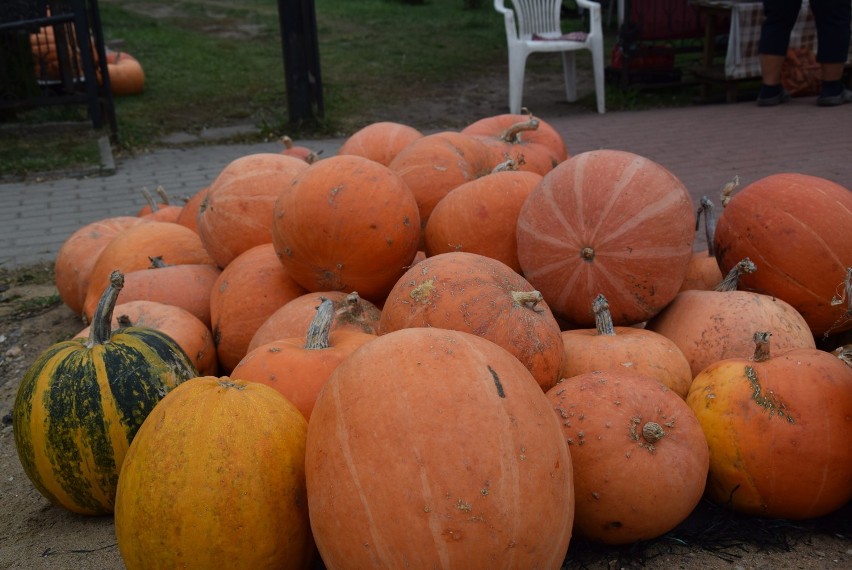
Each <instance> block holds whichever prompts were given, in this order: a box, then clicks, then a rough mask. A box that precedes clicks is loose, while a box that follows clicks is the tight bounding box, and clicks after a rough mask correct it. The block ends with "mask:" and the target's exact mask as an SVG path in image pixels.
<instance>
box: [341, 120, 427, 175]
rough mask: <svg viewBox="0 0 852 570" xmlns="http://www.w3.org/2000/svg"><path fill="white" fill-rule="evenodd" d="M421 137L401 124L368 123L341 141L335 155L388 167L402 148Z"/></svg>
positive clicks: (415, 131)
mask: <svg viewBox="0 0 852 570" xmlns="http://www.w3.org/2000/svg"><path fill="white" fill-rule="evenodd" d="M422 136H423V133H421V132H420V131H419V130H417V129H415V128H414V127H410V126H408V125H404V124H402V123H396V122H393V121H380V122H378V123H370V124H369V125H367V126H365V127H363V128H361V129H359V130H357V131H355V132H354V133H352V134H351V135H350V136H349V137H348V138H347V139H346V140H345V141H343V144H342V145H340V148H339V149H337V154H338V155H344V154H352V155H355V156H362V157H364V158H369V159H370V160H375V161H376V162H378V163H379V164H384V165H385V166H388V165H389V164H390V163H391V161H392V160H393V159H394V157H395V156H396V155H397V154H399V152H400V151H401V150H402V149H403V148H405V147H406V146H408V144H409V143H411V142H414V141H415V140H417V139H419V138H421V137H422Z"/></svg>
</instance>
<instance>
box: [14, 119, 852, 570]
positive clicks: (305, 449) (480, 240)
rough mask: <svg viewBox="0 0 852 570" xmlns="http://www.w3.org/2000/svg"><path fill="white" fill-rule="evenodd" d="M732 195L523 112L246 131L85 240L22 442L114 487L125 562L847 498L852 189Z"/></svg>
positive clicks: (821, 184) (40, 464)
mask: <svg viewBox="0 0 852 570" xmlns="http://www.w3.org/2000/svg"><path fill="white" fill-rule="evenodd" d="M161 194H164V195H165V198H167V193H162V192H161ZM723 205H724V209H722V210H721V214H720V215H719V216H718V219H716V218H717V216H716V215H715V214H714V212H713V202H712V200H709V199H703V200H702V203H701V204H700V205H696V204H693V202H692V200H691V198H690V195H689V194H688V192H687V190H686V188H685V187H684V186H683V184H682V183H681V182H680V181H679V180H678V178H677V177H676V176H675V175H674V174H672V173H671V172H669V171H668V170H666V169H665V168H663V167H662V166H661V165H659V164H657V163H655V162H653V161H651V160H649V159H647V158H644V157H642V156H638V155H635V154H632V153H630V152H625V151H621V150H609V149H604V150H595V151H589V152H584V153H581V154H577V155H575V156H569V154H568V152H567V149H566V146H565V144H564V141H563V140H562V138H561V137H560V135H559V134H558V133H557V132H556V131H555V130H554V129H553V128H552V127H551V126H550V125H548V124H547V123H546V122H545V121H542V120H541V119H538V118H536V117H533V116H532V115H530V114H526V113H525V114H520V115H497V116H492V117H486V118H484V119H481V120H479V121H477V122H475V123H472V124H471V125H470V126H468V127H466V128H464V129H461V130H458V131H444V132H438V133H434V134H424V133H421V132H419V131H417V130H416V129H414V128H412V127H410V126H407V125H403V124H399V123H392V122H380V123H374V124H371V125H368V126H366V127H364V128H363V129H361V130H360V131H358V132H356V133H354V134H353V135H351V137H350V138H348V139H347V140H346V141H345V142H344V144H343V145H342V146H341V148H340V149H339V152H338V153H337V154H336V155H334V156H331V157H326V158H322V159H318V157H317V155H316V154H315V153H311V152H309V151H308V150H306V149H304V148H301V147H296V146H294V145H292V144H289V145H287V148H286V149H284V150H283V151H282V152H281V153H273V152H270V153H259V154H252V155H248V156H244V157H241V158H238V159H236V160H234V161H233V162H231V163H230V164H228V165H226V166H225V167H224V168H223V169H222V171H221V173H220V174H219V176H218V177H217V178H216V179H215V181H214V182H213V183H212V184H211V185H210V186H209V187H207V188H203V189H199V191H198V192H197V193H196V194H195V195H194V196H192V197H189V198H188V199H187V200H186V202H185V203H184V204H182V205H180V206H177V205H174V204H172V203H170V202H169V201H168V200H167V199H163V200H160V201H159V202H158V201H157V200H154V199H151V200H150V203H149V205H148V206H146V207H144V208H143V209H142V211H140V212H139V215H137V216H123V217H114V218H109V219H104V220H100V221H98V222H95V223H93V224H90V225H88V226H86V227H83V228H81V229H79V230H78V231H77V232H75V233H74V234H73V235H71V236H70V237H69V238H68V239H67V240H66V242H65V244H64V245H63V247H62V249H61V251H60V252H59V254H58V256H57V259H56V284H57V287H58V289H59V292H60V295H61V297H62V299H63V301H64V302H65V304H67V306H68V307H69V308H70V309H71V310H73V311H74V312H76V313H79V314H80V315H82V316H83V318H84V319H85V320H86V321H87V322H88V323H90V324H91V326H90V327H89V328H88V329H85V330H83V331H81V334H80V337H79V338H77V339H74V340H70V341H65V342H62V343H58V344H57V345H55V346H53V347H51V348H50V349H49V350H47V351H46V352H45V353H44V354H43V355H42V356H41V357H40V358H39V359H38V361H37V362H35V363H34V364H33V366H32V367H31V368H30V370H29V371H28V372H27V375H26V377H25V378H24V379H23V381H22V383H21V387H20V391H19V394H18V398H17V400H16V402H15V409H14V429H15V437H16V443H17V447H18V453H19V456H20V458H21V461H22V464H23V466H24V468H25V470H26V472H27V474H28V476H29V477H30V478H31V479H32V481H33V483H34V485H35V486H36V487H37V488H38V489H39V491H41V493H42V494H43V495H44V496H45V497H47V498H48V499H49V500H50V501H52V502H54V503H56V504H58V505H61V506H62V507H65V508H67V509H70V510H72V511H74V512H78V513H83V514H104V513H113V512H114V516H115V528H116V535H117V541H118V546H119V549H120V552H121V555H122V557H123V559H124V561H125V564H126V565H127V567H128V568H155V567H156V568H159V567H163V568H177V567H183V566H184V565H185V564H186V563H187V562H188V561H192V563H193V564H194V565H196V566H199V567H207V566H211V567H214V566H215V567H218V566H228V567H230V568H273V567H275V568H281V567H287V568H307V567H310V565H311V564H312V563H314V561H315V560H316V557H317V556H319V557H320V558H321V560H322V562H323V563H324V564H325V566H326V567H328V568H359V569H361V568H370V567H379V566H382V567H393V568H403V567H426V566H429V567H443V568H447V567H462V566H464V565H466V564H467V565H471V566H472V567H483V566H487V567H489V568H496V567H502V568H559V567H560V566H561V564H562V562H563V560H564V558H565V556H566V552H567V551H568V548H569V543H570V540H571V537H572V536H573V535H575V534H576V535H582V536H584V537H586V538H588V539H590V540H593V541H599V542H602V543H607V544H626V543H631V542H635V541H638V540H648V539H652V538H655V537H658V536H661V535H663V534H665V533H666V532H668V531H670V530H671V529H673V528H674V527H675V526H677V525H678V524H679V523H681V522H682V521H683V520H684V519H685V518H686V517H687V516H688V515H689V514H690V512H691V511H692V510H693V509H694V508H695V506H696V505H697V503H698V502H699V500H700V499H701V498H702V497H704V496H706V497H707V498H709V499H711V500H713V501H715V502H718V503H720V504H725V505H729V506H730V508H732V509H734V510H736V511H739V512H743V513H748V514H752V515H756V516H763V517H781V518H790V519H804V518H811V517H817V516H821V515H824V514H827V513H830V512H832V511H834V510H836V509H838V508H840V507H842V506H844V505H845V504H846V503H847V502H848V501H849V500H850V498H852V447H850V446H849V441H850V440H852V367H850V347H849V346H842V345H841V344H842V343H841V342H835V343H834V344H836V345H837V350H835V351H829V349H826V348H824V347H823V348H820V349H818V348H817V343H818V342H819V343H820V344H821V345H822V344H825V340H824V339H826V338H828V339H834V340H835V341H836V339H840V338H844V337H843V335H844V334H846V333H845V332H844V331H849V330H850V329H852V269H850V266H852V239H849V238H850V236H849V228H850V227H852V195H851V194H850V191H849V190H848V189H846V188H843V187H841V186H840V185H838V184H836V183H834V182H831V181H829V180H825V179H822V178H818V177H814V176H808V175H802V174H794V173H779V174H776V175H772V176H769V177H767V178H764V179H761V180H758V181H756V182H754V183H752V184H750V185H748V186H746V187H744V188H742V189H740V190H737V191H736V192H733V191H732V187H731V188H729V192H728V193H727V194H726V195H725V196H724V203H723ZM696 206H699V207H698V209H697V212H698V215H699V216H698V217H700V216H701V215H702V214H703V215H704V220H705V231H706V232H707V236H708V239H707V242H708V250H706V251H705V250H702V251H698V252H696V251H694V249H695V236H696V228H697V227H698V226H697V224H696V220H697V216H696ZM847 338H848V337H847ZM832 348H834V347H832Z"/></svg>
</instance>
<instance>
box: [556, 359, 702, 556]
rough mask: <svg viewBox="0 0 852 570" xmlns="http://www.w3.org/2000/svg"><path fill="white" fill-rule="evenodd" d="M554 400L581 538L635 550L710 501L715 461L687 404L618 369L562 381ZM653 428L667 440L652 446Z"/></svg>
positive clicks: (637, 375)
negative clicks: (647, 430)
mask: <svg viewBox="0 0 852 570" xmlns="http://www.w3.org/2000/svg"><path fill="white" fill-rule="evenodd" d="M547 397H548V399H549V400H550V402H551V403H552V405H553V408H554V411H555V412H556V416H557V417H558V418H559V420H560V422H561V424H562V429H563V433H564V436H565V438H566V441H568V443H569V445H568V449H569V450H570V452H571V460H572V462H573V466H574V492H575V500H576V509H577V510H576V518H575V521H574V530H575V531H576V532H577V534H578V535H584V536H586V537H588V538H590V539H591V540H594V541H597V542H603V543H606V544H629V543H632V542H635V541H637V540H649V539H652V538H656V537H658V536H661V535H663V534H665V533H666V532H668V531H670V530H671V529H673V528H674V527H675V526H677V525H678V524H680V523H681V522H682V521H683V520H684V519H686V517H687V516H689V514H690V513H691V512H692V510H693V509H694V508H695V506H696V505H697V504H698V501H699V500H700V499H701V496H702V495H703V494H704V484H705V482H706V480H707V471H708V469H709V463H710V458H709V451H708V448H707V442H706V441H705V439H704V432H703V431H702V430H701V425H700V424H699V423H698V421H697V420H696V419H695V415H694V414H693V413H692V410H691V409H690V408H689V406H687V405H686V403H685V402H684V401H683V399H682V398H681V397H679V396H677V395H676V394H675V393H674V392H672V391H671V390H669V389H668V388H666V387H664V386H663V385H662V384H660V383H658V382H655V381H654V380H653V379H650V378H646V377H644V376H642V375H639V374H636V373H635V372H631V371H616V370H605V371H595V372H588V373H585V374H581V375H579V376H575V377H574V378H569V379H566V380H563V381H562V382H560V383H559V384H557V385H556V386H554V387H553V388H551V389H550V390H548V392H547ZM648 424H656V426H657V427H659V428H661V429H662V432H663V433H664V435H662V437H660V438H659V439H658V440H657V439H654V438H651V439H646V437H645V435H644V427H645V426H646V425H648ZM652 433H654V432H652ZM656 433H660V432H656Z"/></svg>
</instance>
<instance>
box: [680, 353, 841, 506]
mask: <svg viewBox="0 0 852 570" xmlns="http://www.w3.org/2000/svg"><path fill="white" fill-rule="evenodd" d="M770 343H771V340H770ZM772 352H773V356H771V357H770V358H769V360H766V361H763V362H756V361H754V359H752V358H732V359H726V360H721V361H719V362H716V363H714V364H712V365H710V366H709V367H707V368H706V369H705V370H704V371H702V372H701V373H700V374H698V375H697V376H696V377H695V380H694V381H693V383H692V387H691V388H690V391H689V395H688V396H687V398H686V402H687V404H688V405H689V406H690V407H691V408H692V410H693V411H694V412H695V415H696V416H697V417H698V421H699V422H700V423H701V426H702V429H703V430H704V433H705V435H706V436H707V440H708V442H709V445H710V477H709V479H708V483H707V496H708V497H709V498H710V499H712V500H713V501H715V502H717V503H719V504H722V505H726V506H730V508H733V509H734V510H736V511H739V512H743V513H747V514H751V515H757V516H764V517H777V518H789V519H806V518H813V517H819V516H822V515H825V514H828V513H830V512H832V511H834V510H836V509H838V508H840V507H842V506H843V505H845V504H846V503H847V502H849V500H850V499H852V446H850V444H849V443H850V441H852V368H850V367H848V366H847V365H846V364H844V363H843V361H842V360H840V359H839V358H837V357H835V356H833V355H831V354H829V353H827V352H823V351H820V350H816V349H794V350H787V351H779V350H776V349H772Z"/></svg>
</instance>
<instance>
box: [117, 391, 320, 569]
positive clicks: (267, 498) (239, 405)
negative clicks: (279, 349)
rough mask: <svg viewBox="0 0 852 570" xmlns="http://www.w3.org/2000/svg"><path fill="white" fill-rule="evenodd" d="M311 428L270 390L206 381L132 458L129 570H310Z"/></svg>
mask: <svg viewBox="0 0 852 570" xmlns="http://www.w3.org/2000/svg"><path fill="white" fill-rule="evenodd" d="M306 432H307V424H306V422H305V419H304V418H303V417H302V415H301V414H300V413H299V412H298V410H296V408H295V407H294V406H293V405H292V404H291V403H290V402H288V401H287V400H286V399H285V398H284V397H282V396H281V395H280V394H278V393H277V392H276V391H275V390H273V389H271V388H269V387H268V386H263V385H261V384H255V383H251V382H242V381H240V380H234V379H230V378H214V377H209V376H208V377H198V378H193V379H192V380H189V381H188V382H185V383H183V384H182V385H181V386H179V389H176V390H174V391H173V392H171V393H170V394H169V395H168V396H167V397H166V398H164V399H163V401H162V402H160V405H158V406H157V407H156V408H155V409H154V411H153V412H152V413H151V416H150V421H147V422H145V423H144V424H143V425H142V428H141V429H140V430H139V433H138V434H137V437H136V439H135V440H134V442H133V444H132V445H131V446H130V449H129V450H128V452H127V458H126V461H125V464H124V468H123V469H122V475H121V478H120V480H119V485H118V493H117V496H116V505H115V536H116V539H117V542H118V550H119V552H120V553H121V557H122V559H123V560H124V564H125V566H126V567H127V568H128V570H143V569H144V570H148V569H151V568H182V567H189V566H191V567H193V568H229V569H246V570H249V569H250V570H255V569H269V570H272V569H279V568H284V569H294V570H295V569H299V570H301V569H307V568H310V567H311V563H312V560H313V558H314V553H315V547H314V545H313V540H312V538H311V533H310V524H309V521H308V509H307V496H306V489H305V471H304V461H305V438H306Z"/></svg>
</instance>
